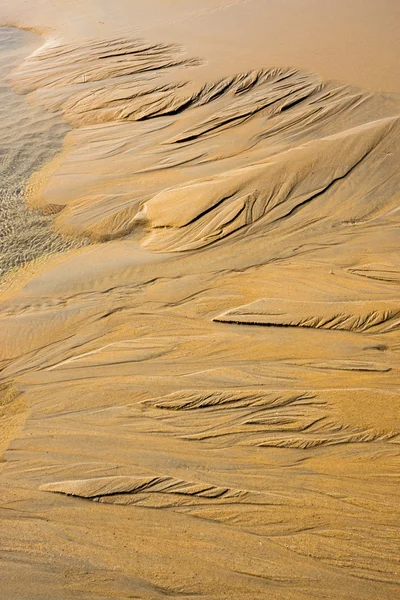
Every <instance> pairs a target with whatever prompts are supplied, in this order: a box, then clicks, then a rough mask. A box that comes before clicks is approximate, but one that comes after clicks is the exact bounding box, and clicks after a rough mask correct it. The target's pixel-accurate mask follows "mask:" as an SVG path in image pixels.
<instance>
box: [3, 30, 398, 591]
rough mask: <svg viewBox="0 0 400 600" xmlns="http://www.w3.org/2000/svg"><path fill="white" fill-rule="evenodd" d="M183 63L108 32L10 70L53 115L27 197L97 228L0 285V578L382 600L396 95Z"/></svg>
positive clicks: (394, 291) (394, 345)
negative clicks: (43, 163) (61, 129)
mask: <svg viewBox="0 0 400 600" xmlns="http://www.w3.org/2000/svg"><path fill="white" fill-rule="evenodd" d="M201 69H206V65H205V64H204V62H203V61H202V60H201V57H200V58H198V57H196V56H195V57H192V56H189V55H188V54H187V53H186V52H185V49H184V48H182V47H180V46H177V45H175V44H171V45H170V44H168V43H166V42H165V41H163V42H162V43H155V42H150V41H146V40H145V39H141V38H139V37H138V36H135V35H132V36H128V35H124V36H121V35H118V36H117V35H114V36H113V37H109V36H104V37H103V38H101V39H100V38H85V39H84V40H80V42H79V43H78V42H74V41H68V43H65V41H64V42H60V41H58V40H57V39H56V38H54V39H48V41H47V42H46V44H45V45H44V46H43V47H42V48H41V49H39V50H37V51H36V52H35V53H34V54H33V55H32V56H31V57H29V58H28V59H27V60H26V61H25V62H24V63H23V64H22V65H21V66H20V68H19V69H18V71H17V72H16V73H14V75H13V77H12V84H13V86H14V87H15V89H16V90H18V91H19V92H21V93H24V94H28V99H29V101H33V102H34V103H37V104H40V105H41V106H42V107H43V108H45V109H46V110H48V111H56V112H61V114H62V115H63V116H64V118H65V119H66V120H67V121H68V122H69V123H70V124H71V126H72V127H73V129H72V131H70V132H69V133H68V134H67V136H66V140H65V145H64V149H63V152H62V154H61V156H59V157H58V158H57V160H56V161H53V162H52V163H50V165H48V166H47V167H45V169H44V170H42V171H41V172H40V173H39V175H40V176H35V177H33V178H32V180H31V181H30V201H31V202H32V204H33V205H34V206H36V207H39V208H40V209H41V210H42V211H45V212H46V211H48V212H50V213H51V214H52V215H55V216H54V217H52V218H54V226H55V228H56V230H57V231H58V232H59V233H61V234H63V235H65V234H68V235H70V236H72V237H73V239H74V240H77V241H76V243H77V244H79V243H81V241H82V240H85V239H86V237H88V238H90V239H91V240H94V241H97V242H104V241H107V242H108V243H107V244H103V243H99V244H96V245H93V246H89V247H86V248H82V249H80V250H78V251H76V252H74V253H71V255H69V254H62V255H60V256H59V257H58V258H57V257H55V258H53V259H52V260H51V261H49V262H48V263H46V265H37V267H36V268H35V269H34V271H33V272H32V274H31V275H30V276H29V278H28V280H22V279H21V280H20V284H19V285H18V280H17V284H16V286H15V287H14V288H13V289H12V290H11V291H9V292H7V293H4V294H3V295H2V297H1V304H0V369H1V371H0V377H1V383H0V385H1V386H2V387H1V388H0V418H1V419H4V422H5V423H7V424H8V425H6V427H5V431H6V435H5V437H4V443H3V444H2V446H1V447H2V449H4V459H5V462H4V463H2V468H1V473H0V482H1V492H2V501H1V508H2V514H4V515H5V517H4V523H5V525H4V528H3V525H2V530H4V534H3V533H2V543H3V546H4V549H5V552H4V554H2V555H1V557H0V558H1V560H2V561H3V562H4V567H5V572H6V573H9V574H10V579H9V580H8V581H6V582H5V583H1V582H0V590H1V591H2V592H3V595H4V596H5V597H9V596H10V595H9V594H8V596H7V593H8V592H7V586H8V587H9V586H10V582H11V584H12V585H13V586H14V587H13V589H14V590H17V595H16V597H18V598H21V599H22V598H26V599H27V600H33V598H39V597H49V595H50V596H52V598H54V599H55V600H64V599H65V600H66V599H67V598H68V600H69V599H70V598H75V597H76V598H79V599H80V600H82V599H83V598H85V599H86V598H88V599H91V598H105V599H107V600H109V599H111V598H125V597H126V598H127V597H135V598H143V599H149V600H153V599H156V600H160V599H162V598H165V597H179V598H185V599H186V598H207V600H208V599H209V600H225V599H228V598H229V599H232V598H235V599H236V598H237V599H243V600H245V599H246V600H265V598H266V597H268V598H269V597H270V598H274V599H277V600H289V599H290V600H310V599H315V600H320V599H321V598H335V600H336V599H337V600H376V599H377V598H388V599H394V598H396V597H397V595H398V585H399V578H398V568H399V558H398V551H397V542H398V524H399V517H400V514H399V502H398V461H399V437H398V434H399V431H400V419H399V416H400V415H399V408H400V396H399V393H398V383H399V377H398V375H399V348H400V345H399V323H400V304H399V298H398V280H399V272H400V264H399V261H398V226H399V215H400V212H399V210H398V200H399V197H398V189H399V184H400V180H399V169H398V161H399V139H400V136H399V103H398V100H396V99H395V98H394V97H390V96H387V95H379V94H372V93H369V92H366V91H363V90H360V89H357V88H353V87H351V86H345V85H342V84H339V83H335V82H324V81H322V80H321V79H320V78H319V77H318V76H316V75H314V74H312V73H308V72H305V71H300V70H297V69H293V68H280V67H279V66H278V67H275V66H274V65H272V66H271V65H266V68H265V69H261V70H253V71H251V70H250V71H246V72H243V73H237V74H228V75H227V76H226V77H225V76H222V77H214V78H211V77H210V79H209V81H208V82H206V83H205V82H204V81H201V78H196V76H195V74H196V73H197V72H198V71H201ZM40 244H41V243H39V242H38V243H37V245H38V246H39V245H40ZM34 245H36V242H35V244H34ZM3 407H5V408H3ZM13 411H14V412H13ZM1 423H2V421H1V420H0V424H1ZM7 427H8V429H7ZM2 440H3V438H2ZM27 540H28V541H29V543H28V541H27ZM32 544H33V545H32ZM15 552H18V555H17V559H15V558H13V554H12V553H15ZM21 565H22V566H21ZM33 579H34V580H35V582H37V583H36V586H37V590H36V591H35V593H36V592H37V593H36V596H33V597H32V596H29V594H28V592H25V591H24V590H26V589H28V588H27V587H26V586H27V583H28V581H30V580H33ZM6 592H7V593H6ZM40 594H41V596H40Z"/></svg>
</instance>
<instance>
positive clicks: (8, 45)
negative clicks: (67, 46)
mask: <svg viewBox="0 0 400 600" xmlns="http://www.w3.org/2000/svg"><path fill="white" fill-rule="evenodd" d="M38 41H40V40H39V38H38V37H37V36H36V35H34V34H31V33H27V32H23V31H20V30H18V29H15V28H11V27H2V28H0V277H1V276H2V275H4V274H5V273H7V272H8V271H10V270H11V269H13V268H15V267H18V266H20V265H22V264H24V263H26V262H28V261H31V260H34V259H36V258H38V257H39V256H42V255H43V254H47V253H54V252H60V251H63V250H66V249H68V248H70V247H71V246H76V245H77V242H76V241H74V240H72V239H68V238H63V237H61V236H60V235H59V234H57V233H55V232H54V231H53V230H52V222H53V217H52V216H49V215H43V214H41V213H40V212H38V211H34V210H29V209H28V208H27V206H26V204H25V199H24V187H25V185H26V183H27V181H28V179H29V177H30V176H31V175H32V173H34V172H35V171H37V170H38V169H40V168H41V167H42V166H43V165H44V164H45V163H46V162H47V161H49V160H50V159H51V158H52V157H53V156H54V155H55V154H56V153H57V152H59V151H60V149H61V145H62V141H63V138H64V136H65V134H66V133H67V131H68V130H69V127H68V125H67V124H66V123H64V122H63V121H62V120H61V118H60V117H58V116H56V115H53V114H50V113H46V112H45V111H44V110H43V109H41V108H39V107H36V106H33V105H32V104H28V102H27V101H26V98H24V97H23V96H20V95H18V94H16V93H15V92H14V91H13V90H12V89H11V87H10V86H9V85H8V83H7V77H8V75H9V73H10V72H11V71H12V69H13V68H15V67H16V66H17V65H18V64H19V63H20V62H21V61H22V60H23V59H24V57H25V56H26V55H27V54H29V53H30V52H32V51H33V50H34V49H35V47H37V46H38Z"/></svg>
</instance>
